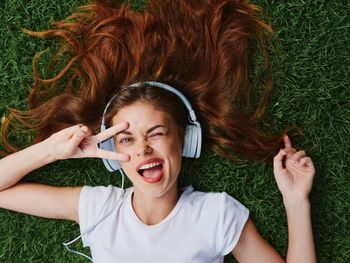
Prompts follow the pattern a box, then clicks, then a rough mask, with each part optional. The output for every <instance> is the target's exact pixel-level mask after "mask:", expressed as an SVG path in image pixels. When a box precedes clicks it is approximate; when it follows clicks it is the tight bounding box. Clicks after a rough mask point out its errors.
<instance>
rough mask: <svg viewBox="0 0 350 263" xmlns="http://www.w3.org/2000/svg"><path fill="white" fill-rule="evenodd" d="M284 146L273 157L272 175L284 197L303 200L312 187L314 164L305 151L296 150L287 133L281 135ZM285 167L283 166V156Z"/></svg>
mask: <svg viewBox="0 0 350 263" xmlns="http://www.w3.org/2000/svg"><path fill="white" fill-rule="evenodd" d="M283 141H284V145H285V148H284V149H281V150H280V151H279V152H278V154H277V155H276V156H275V157H274V160H273V162H274V175H275V179H276V182H277V186H278V188H279V190H280V191H281V193H282V196H283V198H284V199H291V198H292V199H293V200H295V199H297V200H304V199H305V198H308V195H309V193H310V191H311V188H312V182H313V178H314V176H315V168H314V164H313V162H312V160H311V158H310V157H307V156H306V153H305V151H302V150H301V151H298V152H297V151H296V149H295V148H293V147H292V143H291V141H290V139H289V137H288V136H287V135H285V136H284V137H283ZM284 156H285V157H286V159H285V168H284V167H283V164H282V163H283V158H284Z"/></svg>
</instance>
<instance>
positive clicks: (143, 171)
mask: <svg viewBox="0 0 350 263" xmlns="http://www.w3.org/2000/svg"><path fill="white" fill-rule="evenodd" d="M149 161H150V162H147V161H146V163H145V164H143V165H141V166H139V168H137V172H138V174H139V175H141V176H142V179H143V180H144V181H146V182H147V183H158V182H159V181H160V180H162V178H163V175H164V161H162V160H160V159H158V158H155V159H151V160H149Z"/></svg>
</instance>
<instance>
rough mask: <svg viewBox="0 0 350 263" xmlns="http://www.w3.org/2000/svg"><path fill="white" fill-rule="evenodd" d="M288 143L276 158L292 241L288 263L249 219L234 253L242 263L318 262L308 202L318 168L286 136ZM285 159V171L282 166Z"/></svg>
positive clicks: (278, 179)
mask: <svg viewBox="0 0 350 263" xmlns="http://www.w3.org/2000/svg"><path fill="white" fill-rule="evenodd" d="M284 143H285V148H284V149H283V150H280V152H279V153H278V154H277V155H276V156H275V158H274V175H275V179H276V182H277V185H278V188H279V190H280V191H281V193H282V196H283V203H284V206H285V209H286V213H287V221H288V236H289V240H288V251H287V258H286V261H285V260H284V259H283V258H282V257H281V256H280V255H279V254H278V253H277V252H276V251H275V250H274V249H273V248H272V246H271V245H270V244H269V243H268V242H266V241H265V240H264V239H263V238H262V237H261V235H260V234H259V232H258V231H257V229H256V227H255V226H254V223H253V222H252V221H251V220H250V219H249V220H248V221H247V223H246V225H245V227H244V229H243V231H242V234H241V237H240V239H239V241H238V243H237V245H236V247H235V248H234V250H233V251H232V254H233V256H235V257H236V259H237V260H238V261H239V262H290V263H292V262H297V263H303V262H305V263H306V262H307V263H314V262H316V253H315V247H314V241H313V234H312V225H311V212H310V210H311V208H310V202H309V199H308V195H309V193H310V191H311V187H312V181H313V178H314V175H315V168H314V166H313V163H312V161H311V159H310V158H309V157H306V154H305V152H304V151H299V152H296V150H295V149H294V148H292V145H291V142H290V140H289V138H288V136H285V138H284ZM284 156H286V162H285V168H283V165H282V162H283V157H284Z"/></svg>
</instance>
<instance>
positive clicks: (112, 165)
mask: <svg viewBox="0 0 350 263" xmlns="http://www.w3.org/2000/svg"><path fill="white" fill-rule="evenodd" d="M99 148H100V149H101V150H105V151H110V152H115V151H116V149H115V144H114V140H113V137H111V138H109V139H107V140H105V141H102V142H101V143H100V144H99ZM102 161H103V164H104V165H105V167H106V168H107V170H108V171H110V172H114V171H116V170H119V169H121V166H120V163H119V162H118V161H117V160H109V159H103V158H102Z"/></svg>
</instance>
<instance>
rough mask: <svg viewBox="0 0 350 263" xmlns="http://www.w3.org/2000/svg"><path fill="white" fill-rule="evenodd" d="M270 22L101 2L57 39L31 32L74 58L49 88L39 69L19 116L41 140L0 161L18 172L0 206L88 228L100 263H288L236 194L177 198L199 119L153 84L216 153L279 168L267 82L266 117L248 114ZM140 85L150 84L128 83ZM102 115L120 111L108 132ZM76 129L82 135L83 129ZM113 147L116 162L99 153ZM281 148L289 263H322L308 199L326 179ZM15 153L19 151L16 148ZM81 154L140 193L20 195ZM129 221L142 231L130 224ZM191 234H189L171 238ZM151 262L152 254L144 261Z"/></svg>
mask: <svg viewBox="0 0 350 263" xmlns="http://www.w3.org/2000/svg"><path fill="white" fill-rule="evenodd" d="M174 10H176V12H174ZM260 15H261V14H260V11H259V9H258V8H257V7H256V6H255V5H252V4H250V3H248V2H245V1H188V2H186V1H181V2H179V1H150V2H149V5H148V7H147V8H146V11H145V12H143V13H136V12H133V11H131V10H130V9H129V8H128V7H127V6H120V5H119V4H118V5H117V6H115V7H111V6H108V5H106V4H103V3H97V4H96V5H89V6H87V7H84V8H82V9H81V10H80V11H78V12H76V13H75V14H74V15H73V16H71V17H70V18H68V19H67V20H65V21H62V22H60V23H58V24H56V28H55V29H53V30H50V31H47V32H43V33H34V32H31V33H30V34H33V35H37V36H60V37H63V39H64V40H65V42H64V43H63V45H62V46H61V48H60V49H59V52H58V56H56V59H57V60H56V62H57V61H59V58H60V56H61V55H62V54H63V53H65V52H67V50H69V55H70V56H71V59H70V61H69V62H68V63H67V65H66V66H65V67H64V68H63V69H62V70H61V71H60V72H59V73H58V74H57V76H55V77H54V78H52V79H50V80H42V79H40V78H39V76H38V75H37V73H36V68H35V67H34V75H35V79H36V82H35V86H34V89H33V91H32V93H31V95H30V107H31V110H30V111H29V117H28V116H26V115H25V113H22V114H20V113H17V114H16V113H13V115H11V116H14V117H16V118H17V119H19V120H21V121H22V123H23V124H24V125H26V126H28V127H30V128H33V129H38V130H39V134H38V136H37V138H36V143H35V144H34V145H33V146H30V147H28V148H26V149H24V150H22V151H18V152H17V153H14V154H12V155H9V156H7V157H5V158H3V159H2V160H1V161H0V168H1V169H2V170H3V171H8V172H7V173H6V176H3V177H2V181H1V183H0V189H1V192H0V206H1V207H4V208H6V209H12V210H16V211H20V212H24V213H29V214H34V215H38V216H43V217H48V218H62V219H68V220H73V221H76V222H78V223H79V224H80V227H81V232H82V238H83V242H84V245H88V246H90V248H91V252H92V257H93V259H94V260H96V261H97V262H99V261H104V262H108V261H112V260H118V259H119V260H120V261H121V262H125V261H126V262H139V261H140V260H142V261H143V262H164V261H166V262H196V261H197V262H222V260H223V256H224V255H226V254H228V253H230V252H231V253H232V254H233V255H234V256H235V257H236V258H237V259H238V261H239V262H264V261H265V262H284V260H283V259H282V258H281V257H280V256H279V255H278V253H277V252H276V251H275V250H274V249H273V248H272V247H271V246H270V245H269V244H268V243H267V242H266V241H264V240H263V239H262V238H261V236H260V234H259V233H258V232H257V230H256V228H255V226H254V224H253V222H252V221H251V220H250V219H248V210H247V209H246V208H245V207H244V206H242V205H241V204H240V203H239V202H238V201H236V200H234V199H233V198H232V197H229V196H228V195H227V194H225V193H221V194H218V193H216V194H215V193H208V194H204V193H201V192H197V191H193V189H191V188H186V189H183V192H181V189H178V186H177V176H178V174H179V171H180V167H181V155H182V152H183V147H184V144H185V142H184V141H186V140H185V139H184V137H185V136H186V125H188V121H187V117H188V113H187V112H186V109H185V108H184V105H183V103H182V102H181V101H179V99H178V98H177V97H176V95H174V94H172V93H171V92H169V91H163V90H162V89H160V88H159V87H158V86H156V87H155V86H154V85H149V84H147V82H143V81H144V80H147V79H152V80H157V81H160V80H162V82H164V83H168V84H171V85H172V86H173V87H174V88H175V89H176V90H179V91H181V92H182V93H184V94H185V95H186V97H188V98H189V101H191V102H192V103H193V105H194V109H195V112H196V114H198V116H199V120H200V123H201V126H202V127H203V135H204V138H205V142H206V143H208V145H209V146H212V147H213V149H214V150H215V151H216V152H217V153H219V154H221V155H223V156H225V157H228V158H235V157H234V156H233V155H232V150H233V152H234V153H235V154H238V155H239V157H240V158H246V159H253V160H265V161H271V160H272V158H271V156H269V155H271V154H273V153H275V152H277V151H276V150H277V149H279V148H280V146H282V145H281V136H277V137H273V138H269V137H268V136H265V135H263V134H262V133H260V132H259V131H258V130H257V129H256V128H255V126H254V123H255V121H256V119H257V118H258V117H259V116H260V115H261V114H262V112H263V110H264V106H265V105H266V98H267V95H268V83H266V85H267V89H266V92H265V95H264V96H263V97H262V99H261V103H260V105H259V107H258V108H257V110H256V111H255V112H254V113H253V114H250V116H249V118H247V117H246V115H247V114H248V113H249V110H250V107H249V93H250V92H249V80H248V74H249V70H248V69H249V68H248V65H249V58H248V57H249V56H247V55H248V53H249V51H250V49H249V47H250V46H251V44H252V43H255V41H256V40H257V39H258V40H259V41H260V44H261V47H264V36H265V35H266V34H267V33H268V30H269V27H268V26H267V25H266V24H264V23H263V22H262V21H261V19H260ZM53 65H55V64H53ZM66 74H68V76H69V81H68V85H67V88H66V90H65V91H64V92H61V94H58V95H57V94H54V96H52V98H50V99H48V100H47V98H46V100H47V101H46V102H45V99H41V98H40V97H39V95H41V94H40V93H38V90H39V89H40V88H42V86H41V84H45V85H47V84H49V85H51V86H50V87H51V89H49V90H48V91H46V94H47V93H49V92H50V91H53V88H57V87H59V85H60V81H61V80H64V81H66V80H65V79H64V78H63V76H65V75H66ZM69 74H70V75H69ZM135 80H142V83H141V84H140V85H136V86H134V85H129V84H131V83H133V82H135ZM77 84H78V85H77ZM76 86H78V87H79V88H75V87H76ZM57 90H58V91H59V89H57ZM59 92H60V91H59ZM115 93H117V94H116V96H113V95H114V94H115ZM44 94H45V92H42V95H44ZM51 95H53V93H52V94H51ZM240 96H243V101H244V102H245V104H243V105H239V103H240V100H238V98H241V97H240ZM111 98H114V99H111ZM40 99H41V100H42V101H44V102H45V103H42V101H39V100H40ZM107 102H111V107H110V108H109V107H106V104H107ZM62 105H63V106H62ZM238 105H239V107H238ZM107 108H108V109H107ZM104 110H109V111H108V112H107V113H106V122H107V123H108V124H109V126H111V128H109V129H107V130H104V131H101V132H98V127H99V124H100V123H99V122H100V117H101V116H104V113H103V111H104ZM43 113H45V114H43ZM32 121H34V124H33V122H32ZM77 123H84V125H74V126H72V124H77ZM5 129H6V125H5ZM284 133H285V132H284ZM93 134H96V135H93ZM111 136H114V144H115V148H116V151H117V152H114V153H113V152H110V151H109V152H108V151H107V152H106V151H105V150H101V149H99V148H98V147H97V145H98V144H99V143H101V142H102V141H104V140H106V139H108V138H110V137H111ZM283 143H284V149H283V150H280V151H279V152H278V154H277V155H276V156H275V157H274V159H273V162H274V174H275V178H276V181H277V184H278V186H279V189H280V191H281V193H282V195H283V200H284V204H285V208H286V211H287V218H288V227H289V248H288V253H287V261H290V262H293V261H296V262H315V261H316V259H315V252H314V245H313V237H312V228H311V219H310V203H309V201H308V194H309V192H310V190H311V185H312V180H313V177H314V174H315V170H314V167H313V164H312V161H311V159H310V158H309V157H307V156H306V154H305V152H304V151H298V152H297V151H296V149H294V148H293V147H292V145H291V142H290V140H289V138H288V137H287V136H284V137H283ZM5 146H7V148H8V150H10V151H11V150H14V148H11V146H10V145H9V144H8V143H7V142H6V141H5ZM284 156H285V158H286V160H285V168H284V167H283V157H284ZM28 157H31V158H28ZM83 157H99V158H104V159H108V160H112V159H114V160H119V161H121V163H120V165H121V167H122V168H123V170H124V171H125V173H126V174H127V176H128V177H129V179H130V180H131V181H132V183H133V188H131V189H127V190H126V191H125V192H124V191H123V190H121V189H119V188H114V187H109V188H104V187H100V188H99V187H97V188H90V187H83V188H82V187H63V188H56V187H50V186H44V185H37V184H17V182H18V181H19V180H20V179H21V178H22V177H23V176H25V175H26V174H27V173H29V172H30V171H33V170H34V169H37V168H39V167H41V166H43V165H45V164H48V163H51V162H53V161H55V160H58V159H67V158H83ZM28 159H29V160H30V161H29V162H28V161H26V160H28ZM18 164H23V165H18ZM24 200H26V201H27V202H26V203H25V205H23V202H24ZM28 200H30V201H29V202H28ZM39 200H40V201H41V202H40V203H39ZM191 201H193V202H191ZM194 201H195V202H194ZM191 204H193V205H192V206H191ZM90 205H91V207H90ZM190 209H191V210H190ZM189 210H190V211H189ZM174 211H175V212H174ZM184 211H186V212H184ZM94 213H95V214H94ZM127 213H129V216H130V214H131V216H132V215H134V217H133V218H134V220H135V221H136V223H135V222H134V223H135V224H137V226H138V227H139V228H140V229H136V227H137V226H135V228H133V227H128V226H129V225H128V224H131V223H130V222H129V221H127V220H126V219H127V217H126V214H127ZM116 218H117V219H118V220H113V219H116ZM120 226H126V227H120ZM180 226H183V227H184V228H183V231H184V232H179V231H174V229H179V227H180ZM203 226H207V228H203ZM167 227H168V228H167ZM159 228H163V229H161V231H160V230H159ZM169 228H170V229H172V231H170V230H169ZM186 230H191V231H192V230H193V233H192V234H189V233H188V232H187V231H186ZM204 230H207V231H204ZM133 231H134V232H133ZM110 232H111V233H112V235H108V233H110ZM204 232H205V234H203V233H204ZM175 234H181V237H186V238H181V239H180V238H179V237H178V236H176V235H175ZM214 234H215V235H214ZM106 235H107V236H106ZM122 237H124V238H129V239H128V240H125V244H124V243H123V240H118V238H122ZM152 238H153V239H152ZM142 240H146V241H148V242H146V243H144V242H142ZM128 241H131V242H130V243H128ZM151 241H153V243H152V242H151ZM157 241H158V242H157ZM197 241H201V242H200V243H199V242H197ZM174 244H176V245H177V246H174ZM195 244H200V245H199V246H198V247H196V246H195ZM162 245H163V246H165V247H162ZM181 245H182V246H181ZM130 246H132V248H133V250H130ZM176 248H178V249H179V250H177V249H176ZM181 248H183V249H181ZM134 249H135V250H134ZM140 251H143V252H144V253H136V252H140ZM164 251H166V253H165V254H164ZM133 252H134V253H133ZM140 255H141V256H142V258H141V259H140V258H138V256H140ZM147 256H148V257H147Z"/></svg>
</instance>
